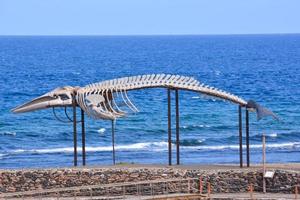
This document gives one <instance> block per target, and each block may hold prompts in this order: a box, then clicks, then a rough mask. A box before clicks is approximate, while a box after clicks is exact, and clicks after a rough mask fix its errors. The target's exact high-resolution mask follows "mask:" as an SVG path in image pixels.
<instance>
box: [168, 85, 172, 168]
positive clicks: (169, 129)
mask: <svg viewBox="0 0 300 200" xmlns="http://www.w3.org/2000/svg"><path fill="white" fill-rule="evenodd" d="M168 150H169V165H172V130H171V89H169V88H168Z"/></svg>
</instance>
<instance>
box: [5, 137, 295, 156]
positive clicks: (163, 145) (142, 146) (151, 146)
mask: <svg viewBox="0 0 300 200" xmlns="http://www.w3.org/2000/svg"><path fill="white" fill-rule="evenodd" d="M199 143H202V141H201V140H200V141H199ZM172 146H173V147H175V144H172ZM266 147H267V149H295V148H297V149H298V148H300V142H287V143H271V144H270V143H269V144H267V145H266ZM167 148H168V142H165V141H162V142H141V143H134V144H128V145H116V146H115V149H116V150H119V151H140V150H145V151H167ZM181 148H182V149H183V150H213V151H220V150H222V151H223V150H237V149H239V145H211V146H210V145H197V146H183V145H182V146H181ZM243 148H246V146H245V145H243ZM250 148H251V149H261V148H262V145H261V144H252V145H250ZM77 149H78V151H79V152H80V151H81V150H82V149H81V147H78V148H77ZM107 151H112V147H111V146H99V147H86V152H107ZM6 153H8V154H26V153H32V154H55V153H73V147H61V148H51V149H17V150H13V151H10V152H6ZM1 155H4V154H0V156H1Z"/></svg>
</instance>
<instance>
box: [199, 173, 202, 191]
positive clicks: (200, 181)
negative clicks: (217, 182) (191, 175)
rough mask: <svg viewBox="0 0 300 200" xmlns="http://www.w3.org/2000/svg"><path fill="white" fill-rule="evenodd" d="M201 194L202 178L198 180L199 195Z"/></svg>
mask: <svg viewBox="0 0 300 200" xmlns="http://www.w3.org/2000/svg"><path fill="white" fill-rule="evenodd" d="M202 192H203V182H202V176H200V178H199V193H200V194H202Z"/></svg>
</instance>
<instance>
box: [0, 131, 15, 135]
mask: <svg viewBox="0 0 300 200" xmlns="http://www.w3.org/2000/svg"><path fill="white" fill-rule="evenodd" d="M0 135H9V136H16V135H17V133H16V132H14V131H4V132H0Z"/></svg>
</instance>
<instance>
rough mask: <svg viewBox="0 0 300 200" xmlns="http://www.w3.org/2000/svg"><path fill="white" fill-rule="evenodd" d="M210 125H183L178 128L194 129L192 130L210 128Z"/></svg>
mask: <svg viewBox="0 0 300 200" xmlns="http://www.w3.org/2000/svg"><path fill="white" fill-rule="evenodd" d="M210 127H211V126H210V125H206V124H198V125H184V126H181V127H180V128H183V129H194V128H210Z"/></svg>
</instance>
